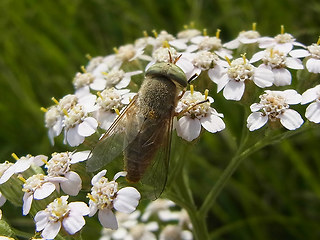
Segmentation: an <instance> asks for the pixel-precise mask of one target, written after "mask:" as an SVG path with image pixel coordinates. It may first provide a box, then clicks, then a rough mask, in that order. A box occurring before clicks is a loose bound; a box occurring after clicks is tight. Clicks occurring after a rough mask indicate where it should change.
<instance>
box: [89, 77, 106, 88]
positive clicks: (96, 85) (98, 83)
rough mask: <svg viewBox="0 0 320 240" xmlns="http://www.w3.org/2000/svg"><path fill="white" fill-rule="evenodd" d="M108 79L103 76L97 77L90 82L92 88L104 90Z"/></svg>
mask: <svg viewBox="0 0 320 240" xmlns="http://www.w3.org/2000/svg"><path fill="white" fill-rule="evenodd" d="M106 83H107V81H106V80H104V79H103V78H96V79H95V80H94V82H93V83H91V84H90V88H91V89H93V90H96V91H102V90H104V89H105V87H106Z"/></svg>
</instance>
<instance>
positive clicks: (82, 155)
mask: <svg viewBox="0 0 320 240" xmlns="http://www.w3.org/2000/svg"><path fill="white" fill-rule="evenodd" d="M90 152H91V151H89V150H87V151H82V152H76V153H74V154H72V156H71V161H70V163H71V164H74V163H78V162H82V161H85V160H87V159H88V157H89V155H90Z"/></svg>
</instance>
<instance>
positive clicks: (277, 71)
mask: <svg viewBox="0 0 320 240" xmlns="http://www.w3.org/2000/svg"><path fill="white" fill-rule="evenodd" d="M272 71H273V74H274V85H276V86H287V85H290V84H291V73H290V72H289V71H288V70H287V69H285V68H274V69H273V70H272Z"/></svg>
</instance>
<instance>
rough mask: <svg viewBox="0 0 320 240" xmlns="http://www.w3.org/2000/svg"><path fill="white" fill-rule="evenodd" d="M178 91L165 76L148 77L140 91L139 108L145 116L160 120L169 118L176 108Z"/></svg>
mask: <svg viewBox="0 0 320 240" xmlns="http://www.w3.org/2000/svg"><path fill="white" fill-rule="evenodd" d="M176 95H177V89H176V86H175V84H174V83H173V82H172V81H171V80H169V79H168V78H166V77H163V76H147V77H146V78H145V80H144V82H143V84H142V86H141V88H140V91H139V107H140V111H141V113H142V115H143V116H145V117H147V118H159V117H163V116H168V114H171V111H172V110H173V109H174V107H175V101H176Z"/></svg>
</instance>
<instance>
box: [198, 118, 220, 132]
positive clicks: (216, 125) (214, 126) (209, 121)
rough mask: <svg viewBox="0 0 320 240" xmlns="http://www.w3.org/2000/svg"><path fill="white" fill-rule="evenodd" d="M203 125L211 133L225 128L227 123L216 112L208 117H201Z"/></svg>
mask: <svg viewBox="0 0 320 240" xmlns="http://www.w3.org/2000/svg"><path fill="white" fill-rule="evenodd" d="M200 122H201V125H202V127H204V128H205V129H206V130H207V131H209V132H211V133H215V132H219V131H221V130H223V129H224V128H225V127H226V125H225V123H224V122H223V120H222V119H221V118H220V117H218V116H217V115H215V114H210V115H209V116H207V117H204V118H201V119H200Z"/></svg>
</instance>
